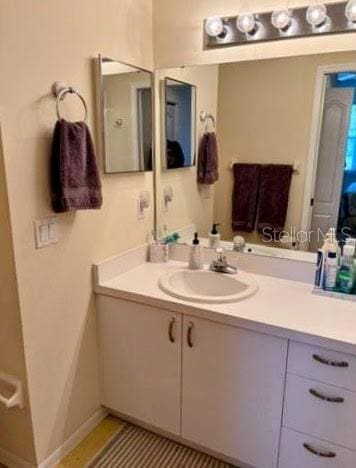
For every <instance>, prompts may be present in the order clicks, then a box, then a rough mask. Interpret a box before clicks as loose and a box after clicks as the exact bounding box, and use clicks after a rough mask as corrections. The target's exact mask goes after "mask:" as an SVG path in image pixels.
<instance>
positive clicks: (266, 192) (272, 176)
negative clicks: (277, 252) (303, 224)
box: [257, 164, 293, 234]
mask: <svg viewBox="0 0 356 468" xmlns="http://www.w3.org/2000/svg"><path fill="white" fill-rule="evenodd" d="M292 173H293V167H292V166H290V165H285V164H265V165H263V166H262V168H261V186H260V197H259V199H260V201H259V207H258V221H257V229H258V231H259V232H260V233H262V234H263V233H264V234H272V232H271V231H274V232H276V233H280V232H281V231H283V229H284V225H285V222H286V217H287V210H288V201H289V189H290V184H291V180H292ZM266 229H267V231H266Z"/></svg>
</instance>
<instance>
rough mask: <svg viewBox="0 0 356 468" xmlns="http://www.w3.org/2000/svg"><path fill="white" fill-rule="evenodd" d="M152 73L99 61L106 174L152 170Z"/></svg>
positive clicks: (115, 62) (100, 108) (102, 136)
mask: <svg viewBox="0 0 356 468" xmlns="http://www.w3.org/2000/svg"><path fill="white" fill-rule="evenodd" d="M152 76H153V75H152V73H151V72H150V71H148V70H143V69H141V68H138V67H134V66H132V65H127V64H125V63H122V62H118V61H116V60H112V59H110V58H106V57H101V56H99V58H98V80H97V81H98V97H99V105H98V109H99V116H98V117H99V119H98V120H99V126H100V135H101V140H102V148H103V152H104V170H105V172H106V173H109V174H110V173H122V172H125V173H127V172H144V171H151V170H152V141H153V138H152V134H153V131H152V122H153V119H152V102H153V99H152V81H153V80H152Z"/></svg>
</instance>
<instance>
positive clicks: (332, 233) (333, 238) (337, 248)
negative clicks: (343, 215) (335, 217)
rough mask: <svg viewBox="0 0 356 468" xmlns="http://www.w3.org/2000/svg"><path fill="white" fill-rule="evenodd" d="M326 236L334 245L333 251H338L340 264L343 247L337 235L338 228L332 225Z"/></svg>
mask: <svg viewBox="0 0 356 468" xmlns="http://www.w3.org/2000/svg"><path fill="white" fill-rule="evenodd" d="M326 238H327V241H328V243H330V244H332V245H333V248H332V249H331V251H332V252H334V251H335V252H336V258H337V262H338V264H339V263H340V258H341V249H340V246H339V242H338V240H337V236H336V228H334V227H331V228H330V229H329V231H328V233H327V235H326Z"/></svg>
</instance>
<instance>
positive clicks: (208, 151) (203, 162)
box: [198, 132, 219, 185]
mask: <svg viewBox="0 0 356 468" xmlns="http://www.w3.org/2000/svg"><path fill="white" fill-rule="evenodd" d="M218 179H219V170H218V143H217V140H216V135H215V132H205V133H204V135H203V136H202V138H201V140H200V145H199V154H198V182H199V184H207V185H211V184H213V183H214V182H216V181H217V180H218Z"/></svg>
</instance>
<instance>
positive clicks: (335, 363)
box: [313, 354, 349, 368]
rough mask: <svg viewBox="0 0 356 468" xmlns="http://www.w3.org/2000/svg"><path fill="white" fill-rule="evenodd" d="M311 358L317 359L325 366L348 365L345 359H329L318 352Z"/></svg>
mask: <svg viewBox="0 0 356 468" xmlns="http://www.w3.org/2000/svg"><path fill="white" fill-rule="evenodd" d="M313 359H314V361H318V362H320V363H321V364H325V365H326V366H332V367H343V368H345V367H349V363H348V362H346V361H332V360H331V359H326V358H323V357H322V356H319V355H318V354H313Z"/></svg>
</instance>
